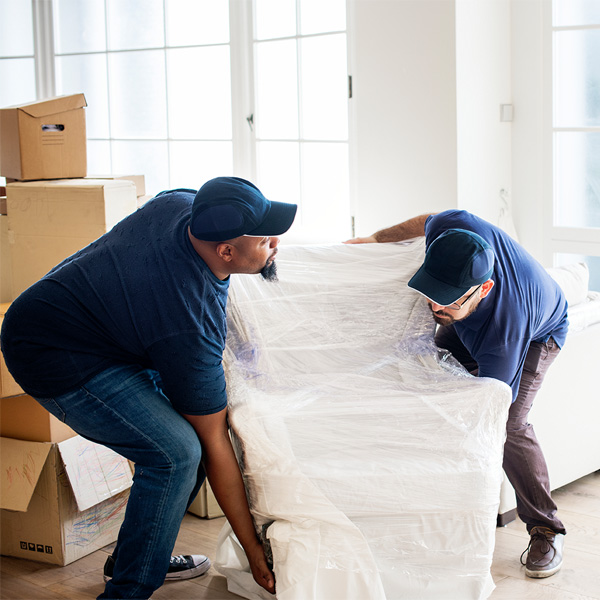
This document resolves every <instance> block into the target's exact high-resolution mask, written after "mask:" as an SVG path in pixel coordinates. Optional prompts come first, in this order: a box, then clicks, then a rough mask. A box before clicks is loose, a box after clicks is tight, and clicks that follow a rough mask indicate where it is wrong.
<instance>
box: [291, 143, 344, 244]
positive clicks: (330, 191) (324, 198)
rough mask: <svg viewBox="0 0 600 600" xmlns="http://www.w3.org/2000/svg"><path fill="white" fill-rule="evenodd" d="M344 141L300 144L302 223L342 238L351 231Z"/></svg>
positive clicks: (322, 235) (337, 239)
mask: <svg viewBox="0 0 600 600" xmlns="http://www.w3.org/2000/svg"><path fill="white" fill-rule="evenodd" d="M348 181H349V173H348V147H347V145H346V144H313V143H308V144H302V227H303V228H304V229H306V230H307V231H309V232H310V233H311V234H312V235H315V234H318V235H319V237H320V238H321V239H325V240H328V241H332V242H341V241H342V240H343V239H347V237H348V236H349V235H350V233H351V228H350V216H349V215H350V199H349V196H350V193H349V189H348Z"/></svg>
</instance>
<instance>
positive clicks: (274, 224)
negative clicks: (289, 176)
mask: <svg viewBox="0 0 600 600" xmlns="http://www.w3.org/2000/svg"><path fill="white" fill-rule="evenodd" d="M270 204H271V206H270V208H269V211H268V212H267V215H266V216H265V218H264V219H263V220H262V222H261V223H260V225H258V227H256V228H255V229H253V230H252V231H248V232H247V233H246V234H245V235H249V236H253V237H258V236H263V235H266V236H273V235H282V234H284V233H285V232H286V231H287V230H288V229H289V228H290V227H291V226H292V223H293V222H294V219H295V217H296V211H297V210H298V205H297V204H288V203H286V202H277V201H275V200H271V201H270Z"/></svg>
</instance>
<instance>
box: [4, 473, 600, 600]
mask: <svg viewBox="0 0 600 600" xmlns="http://www.w3.org/2000/svg"><path fill="white" fill-rule="evenodd" d="M553 495H554V498H555V500H556V502H557V504H558V506H559V511H560V516H561V518H562V520H563V521H564V522H565V525H566V527H567V530H568V535H567V537H566V539H565V556H564V563H563V568H562V569H561V570H560V571H559V572H558V573H557V574H556V575H554V576H552V577H549V578H547V579H539V580H534V579H529V578H528V577H526V576H525V573H524V571H523V567H521V565H520V563H519V556H520V555H521V552H522V551H523V550H524V549H525V548H526V546H527V543H528V536H527V534H526V532H525V527H524V525H523V524H522V523H521V522H519V521H515V522H513V523H510V524H509V525H507V526H506V527H503V528H500V529H497V530H496V550H495V552H494V560H493V564H492V575H493V578H494V582H495V583H496V589H495V590H494V592H493V593H492V595H491V596H490V598H491V600H530V599H531V600H533V599H536V600H590V599H594V600H600V472H597V473H594V474H592V475H588V476H587V477H584V478H582V479H580V480H579V481H576V482H574V483H571V484H570V485H568V486H565V487H564V488H561V489H559V490H557V491H556V492H555V493H554V494H553ZM222 524H223V519H222V518H221V519H213V520H204V519H198V518H197V517H194V516H192V515H189V514H188V515H187V516H186V517H185V519H184V522H183V526H182V528H181V531H180V534H179V538H178V540H177V545H176V547H175V553H177V554H179V553H182V554H185V553H193V552H202V553H205V554H208V555H209V556H210V557H211V558H213V557H214V550H215V544H216V540H217V536H218V534H219V531H220V529H221V526H222ZM110 552H111V547H110V546H108V547H106V548H104V549H102V550H99V551H97V552H95V553H93V554H90V555H89V556H86V557H84V558H82V559H80V560H78V561H76V562H74V563H72V564H70V565H68V566H66V567H54V566H47V565H43V564H41V563H35V562H30V561H26V560H21V559H15V558H8V557H2V559H1V561H2V562H1V574H2V578H1V581H0V584H1V588H0V590H1V591H0V598H1V599H2V600H17V599H26V600H32V599H40V600H42V599H43V600H59V599H64V598H69V599H72V600H88V599H90V600H91V599H93V598H96V596H97V595H98V594H100V593H101V592H102V590H103V589H104V585H103V582H102V567H103V565H104V561H105V560H106V557H107V556H108V553H110ZM152 598H153V600H167V599H172V600H184V599H185V600H188V599H192V598H194V599H211V600H227V599H229V600H235V599H236V598H237V599H238V600H239V596H237V595H235V594H231V593H229V592H228V591H227V586H226V582H225V579H224V577H222V576H220V575H219V574H218V573H217V572H216V571H215V570H214V569H213V568H212V567H211V570H210V571H209V572H208V574H207V575H204V576H202V577H199V578H196V579H191V580H188V581H181V582H172V583H167V584H165V585H164V586H163V587H162V588H160V589H159V590H157V591H156V592H155V593H154V595H153V596H152ZM322 600H334V599H329V598H323V599H322ZM335 600H338V599H335ZM339 600H344V599H339ZM365 600H368V599H366V598H365ZM390 600H392V599H390ZM394 600H395V599H394ZM403 600H412V599H410V598H405V599H403ZM439 600H459V599H455V598H454V597H453V596H452V592H451V591H450V590H449V592H448V596H447V598H440V599H439Z"/></svg>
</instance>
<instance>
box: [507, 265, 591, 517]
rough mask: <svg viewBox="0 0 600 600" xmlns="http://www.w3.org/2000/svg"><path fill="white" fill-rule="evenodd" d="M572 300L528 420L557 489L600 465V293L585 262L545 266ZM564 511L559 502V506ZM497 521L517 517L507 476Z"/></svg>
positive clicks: (514, 501) (553, 485) (551, 483)
mask: <svg viewBox="0 0 600 600" xmlns="http://www.w3.org/2000/svg"><path fill="white" fill-rule="evenodd" d="M547 270H548V272H549V273H550V275H552V277H554V279H555V280H556V281H557V282H558V283H559V284H560V285H561V287H562V288H563V290H564V291H565V294H566V296H567V301H568V302H569V321H570V326H569V333H568V335H567V341H566V343H565V346H564V348H563V349H562V351H561V352H560V354H559V355H558V357H557V358H556V360H555V362H554V364H553V365H552V366H551V367H550V369H548V372H547V373H546V378H545V380H544V382H543V384H542V387H541V389H540V391H539V392H538V395H537V397H536V399H535V402H534V405H533V408H532V410H531V413H530V418H529V421H530V423H532V424H533V427H534V430H535V433H536V435H537V438H538V440H539V442H540V444H541V446H542V449H543V452H544V456H545V457H546V462H547V464H548V471H549V474H550V485H551V487H552V489H553V490H555V489H557V488H559V487H561V486H563V485H566V484H567V483H571V482H572V481H575V480H576V479H579V478H580V477H583V476H584V475H588V474H589V473H593V472H594V471H596V470H598V469H600V425H599V423H600V402H598V373H599V370H600V293H598V292H590V291H589V290H588V283H589V272H588V269H587V266H586V265H585V264H584V263H576V264H572V265H567V266H565V267H562V268H552V269H547ZM559 511H560V507H559ZM498 513H499V514H498V524H499V525H506V524H507V523H509V522H510V521H512V520H513V519H514V518H515V517H516V500H515V492H514V489H513V487H512V486H511V485H510V483H509V482H508V479H507V478H506V476H505V477H504V482H503V484H502V489H501V499H500V507H499V510H498Z"/></svg>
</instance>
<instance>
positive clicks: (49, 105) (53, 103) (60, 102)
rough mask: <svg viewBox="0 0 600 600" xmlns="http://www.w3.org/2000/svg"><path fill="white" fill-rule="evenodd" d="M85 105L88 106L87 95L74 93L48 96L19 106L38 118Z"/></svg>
mask: <svg viewBox="0 0 600 600" xmlns="http://www.w3.org/2000/svg"><path fill="white" fill-rule="evenodd" d="M84 106H87V102H86V101H85V96H84V95H83V94H73V95H70V96H57V97H56V98H48V99H46V100H39V101H37V102H30V103H28V104H21V105H20V106H18V107H17V108H19V109H20V110H22V111H23V112H25V113H27V114H28V115H30V116H32V117H36V118H37V117H45V116H46V115H54V114H56V113H62V112H67V111H69V110H74V109H76V108H83V107H84Z"/></svg>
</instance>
